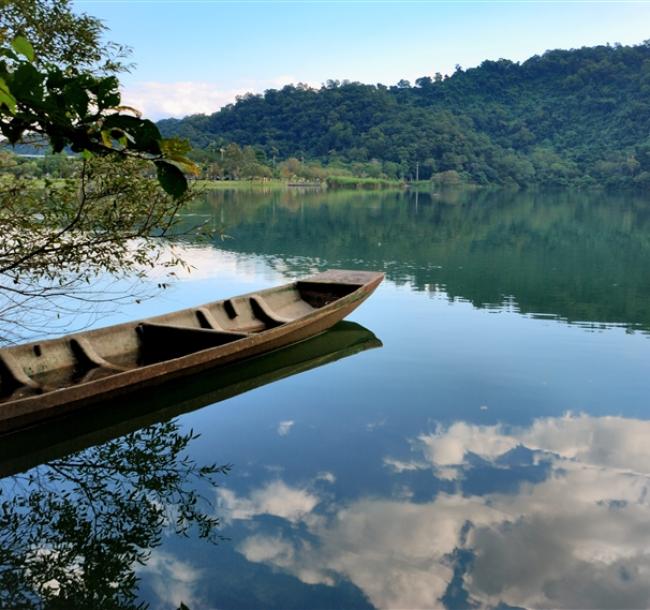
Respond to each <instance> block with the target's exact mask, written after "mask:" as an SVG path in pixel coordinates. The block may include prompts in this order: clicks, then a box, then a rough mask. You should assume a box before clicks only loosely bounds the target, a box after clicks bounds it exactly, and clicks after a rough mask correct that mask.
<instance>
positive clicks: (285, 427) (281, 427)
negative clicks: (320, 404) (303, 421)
mask: <svg viewBox="0 0 650 610" xmlns="http://www.w3.org/2000/svg"><path fill="white" fill-rule="evenodd" d="M295 423H296V422H295V421H293V420H292V419H288V420H286V421H281V422H280V423H279V424H278V434H279V435H280V436H286V435H287V434H289V432H291V428H293V425H294V424H295Z"/></svg>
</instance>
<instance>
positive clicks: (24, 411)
mask: <svg viewBox="0 0 650 610" xmlns="http://www.w3.org/2000/svg"><path fill="white" fill-rule="evenodd" d="M382 280H383V274H382V273H372V272H346V271H328V272H324V273H322V274H319V275H316V276H313V277H311V278H307V279H306V280H302V281H301V283H308V284H309V285H312V286H318V285H319V284H322V285H328V286H335V285H341V286H347V287H348V290H351V291H350V292H348V293H347V294H345V295H344V296H341V297H340V298H337V299H336V300H333V301H332V302H329V303H327V304H325V305H323V306H321V307H318V308H315V309H313V311H310V312H309V313H307V314H306V315H302V316H300V317H298V318H296V319H294V320H291V321H287V322H284V323H281V324H279V325H277V326H275V327H272V328H267V329H265V330H263V331H261V332H257V333H252V334H250V335H248V336H246V337H243V338H240V339H238V340H236V341H232V342H230V343H227V344H225V345H219V346H215V347H209V348H206V349H201V350H199V351H196V352H194V353H190V354H187V355H183V356H180V357H176V358H171V359H169V360H164V361H162V362H157V363H154V364H149V365H146V366H138V367H135V368H131V369H129V370H124V371H121V372H116V373H115V374H111V375H109V376H105V377H103V378H99V379H94V380H91V381H88V382H85V383H78V384H75V385H70V386H68V387H62V388H59V389H55V390H52V391H45V392H43V393H40V394H35V395H32V396H26V397H21V398H18V399H17V400H9V401H6V402H4V403H1V404H0V433H2V432H6V431H9V430H15V429H18V428H22V427H26V426H29V425H31V424H34V423H37V422H41V421H42V420H44V419H47V418H54V417H59V416H62V415H66V414H68V413H70V412H72V411H75V410H77V409H80V408H86V407H90V406H92V405H97V404H100V403H102V402H105V401H109V400H114V399H115V398H117V397H119V396H121V395H124V394H126V393H130V392H133V391H136V390H142V389H143V388H147V387H151V386H155V385H158V384H160V383H163V382H168V381H170V380H173V379H176V378H180V377H184V376H188V375H194V374H196V373H200V372H202V371H205V370H207V369H213V368H214V369H218V367H220V366H223V365H226V364H230V363H232V362H235V361H240V360H245V359H247V358H251V357H254V356H257V355H260V354H263V353H265V352H269V351H272V350H275V349H279V348H282V347H285V346H287V345H290V344H292V343H296V342H299V341H303V340H305V339H307V338H309V337H313V336H315V335H317V334H319V333H322V332H324V331H325V330H327V329H329V328H330V327H332V326H333V325H334V324H336V323H337V322H339V321H341V320H342V319H343V318H345V317H346V316H347V315H348V314H349V313H350V312H352V311H353V310H354V309H356V308H357V307H358V306H359V305H360V304H361V303H363V302H364V301H365V300H366V299H367V298H368V297H369V296H370V295H371V294H372V292H373V291H374V290H375V288H376V287H377V286H378V285H379V284H380V283H381V281H382ZM288 286H289V285H288ZM258 294H262V293H251V294H249V295H241V296H240V297H237V298H238V299H247V298H248V299H253V298H255V297H256V295H258ZM197 309H200V308H194V311H196V310H197ZM184 311H190V310H184ZM180 313H183V312H180ZM159 320H160V321H163V322H164V321H165V320H166V316H158V317H157V318H152V319H151V320H150V321H153V322H157V321H159ZM134 324H137V323H130V324H128V325H117V326H115V327H109V328H107V329H102V330H103V333H104V334H109V333H110V332H114V333H119V332H120V331H122V330H124V328H126V327H127V326H128V327H129V328H133V325H134ZM93 332H96V331H89V332H88V333H80V334H78V335H70V336H69V337H65V338H62V339H59V340H53V341H59V342H61V341H75V340H77V341H79V339H80V338H83V337H84V336H91V337H92V336H93ZM44 344H45V343H44ZM33 345H36V344H33ZM8 349H9V350H11V349H12V348H8ZM39 349H40V348H39ZM2 351H5V350H0V353H1V352H2Z"/></svg>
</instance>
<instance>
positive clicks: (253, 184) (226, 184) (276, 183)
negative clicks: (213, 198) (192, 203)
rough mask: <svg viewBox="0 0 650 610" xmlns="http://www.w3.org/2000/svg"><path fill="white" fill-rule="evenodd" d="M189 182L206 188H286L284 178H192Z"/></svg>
mask: <svg viewBox="0 0 650 610" xmlns="http://www.w3.org/2000/svg"><path fill="white" fill-rule="evenodd" d="M191 184H192V185H193V186H196V187H197V188H200V189H206V190H238V191H240V190H243V191H245V190H248V189H251V190H280V189H285V188H287V182H286V180H275V179H273V180H192V181H191Z"/></svg>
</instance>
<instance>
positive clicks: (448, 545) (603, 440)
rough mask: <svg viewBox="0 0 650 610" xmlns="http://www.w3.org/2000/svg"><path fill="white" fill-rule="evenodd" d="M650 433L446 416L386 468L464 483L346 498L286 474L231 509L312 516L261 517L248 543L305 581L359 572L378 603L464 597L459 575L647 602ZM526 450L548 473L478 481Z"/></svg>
mask: <svg viewBox="0 0 650 610" xmlns="http://www.w3.org/2000/svg"><path fill="white" fill-rule="evenodd" d="M649 437H650V422H646V421H641V420H632V419H625V418H622V417H591V416H588V415H574V414H567V415H565V416H564V417H559V418H543V419H538V420H536V421H534V422H533V423H532V424H531V425H530V426H527V427H521V428H513V427H506V426H502V425H493V426H478V425H474V424H469V423H464V422H456V423H454V424H452V425H451V426H448V427H443V426H439V427H438V428H436V429H435V431H434V432H432V433H429V434H422V435H419V436H418V437H417V438H415V439H413V440H412V441H411V448H412V451H413V453H414V454H415V455H414V456H413V458H414V459H412V460H399V459H396V458H392V457H390V456H387V457H386V458H385V462H384V464H385V466H387V467H386V468H385V469H384V471H385V472H386V473H387V474H388V476H390V477H395V478H397V479H398V480H402V479H405V478H406V479H408V477H409V476H412V475H413V473H414V471H423V470H428V471H430V472H431V481H432V483H433V482H434V478H438V479H445V480H447V481H449V480H450V479H451V480H453V483H454V484H455V486H456V487H455V488H456V489H457V490H458V491H457V492H456V493H438V494H437V495H436V496H435V497H434V498H433V499H432V500H430V501H427V502H415V501H413V500H412V498H411V497H409V496H408V495H405V494H402V495H401V496H399V497H391V498H376V497H361V498H357V499H353V500H351V501H347V502H345V503H342V502H340V501H338V502H336V501H334V500H332V499H329V498H327V497H321V496H319V495H318V494H317V493H316V492H307V491H306V490H301V489H297V488H296V489H294V488H291V487H290V486H288V485H286V484H284V483H282V482H280V481H276V482H273V483H271V484H269V485H267V486H265V487H263V488H261V489H259V490H255V491H253V492H252V493H251V494H250V496H249V497H248V498H237V499H236V500H233V501H232V502H231V505H230V506H231V509H232V510H231V514H232V518H233V519H237V518H249V519H250V518H252V516H253V515H254V514H262V513H269V514H274V515H276V516H279V517H282V518H283V519H285V520H286V521H287V522H288V523H289V524H291V525H293V526H295V525H296V524H299V523H300V524H301V525H303V526H304V527H300V528H296V527H290V528H285V530H283V531H282V532H277V531H276V532H274V533H273V534H272V535H271V534H267V533H265V532H264V530H258V531H257V532H256V533H255V534H254V535H253V536H248V537H247V538H245V539H244V540H243V541H242V542H241V543H240V545H239V547H238V549H239V551H240V552H241V553H242V554H243V555H244V556H245V557H246V558H247V559H248V560H249V561H253V562H260V563H265V564H267V565H271V566H274V567H275V568H278V569H281V570H283V571H286V572H288V573H291V574H293V575H294V576H296V577H297V578H299V579H300V580H301V581H303V582H305V583H310V584H314V583H320V584H326V585H334V584H335V583H336V582H337V581H339V580H340V579H347V580H349V581H351V582H352V583H354V584H355V585H356V586H357V587H359V588H360V589H361V590H362V591H363V592H364V594H365V595H366V596H367V597H368V599H369V600H370V601H371V602H372V603H373V604H374V605H375V606H376V607H378V608H438V607H442V606H444V605H446V604H447V605H453V604H451V602H450V601H449V600H450V589H451V587H450V583H452V579H454V578H455V580H454V586H455V588H456V589H458V588H459V587H460V589H462V591H463V593H464V595H465V597H464V599H465V601H466V605H475V606H478V607H494V606H497V605H499V604H508V605H511V606H519V607H530V608H551V607H553V608H646V607H648V606H649V605H650V578H649V576H650V552H649V551H648V548H650V545H649V544H648V543H649V542H650V540H649V535H648V533H647V532H648V529H647V524H648V522H650V505H649V504H650V500H649V496H648V475H649V474H650V459H649V458H650V443H647V438H649ZM517 452H520V453H521V452H525V453H526V455H527V456H528V457H527V460H528V461H527V463H528V464H529V465H530V466H531V467H533V466H535V465H536V464H539V463H541V462H544V463H546V464H548V466H549V467H548V470H546V471H545V473H546V474H545V476H544V478H543V479H541V480H537V481H532V482H531V481H528V480H526V479H525V477H524V478H522V479H521V480H520V481H519V482H518V484H517V485H516V486H515V487H513V488H512V490H510V491H509V492H508V493H506V492H504V491H503V490H489V491H486V492H484V493H476V492H473V493H472V492H471V490H470V488H469V487H468V485H467V482H468V481H469V480H470V479H471V475H472V470H473V469H475V468H477V464H480V467H481V468H482V469H484V470H485V469H488V470H485V472H486V473H487V474H486V476H489V469H490V468H492V469H493V470H494V471H495V472H496V471H503V470H509V469H511V470H513V472H514V471H515V469H514V468H513V464H514V463H516V462H517V460H516V459H515V457H516V456H517V455H519V454H518V453H517ZM513 456H515V457H513ZM481 472H483V471H481ZM425 474H426V473H425ZM238 515H240V516H238ZM242 515H243V516H242ZM459 550H461V551H463V552H464V553H465V557H467V558H469V559H467V560H465V562H464V563H463V565H460V564H459V563H458V556H459V554H458V551H459ZM454 575H456V577H455V576H454Z"/></svg>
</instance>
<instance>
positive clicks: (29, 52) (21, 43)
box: [11, 36, 34, 61]
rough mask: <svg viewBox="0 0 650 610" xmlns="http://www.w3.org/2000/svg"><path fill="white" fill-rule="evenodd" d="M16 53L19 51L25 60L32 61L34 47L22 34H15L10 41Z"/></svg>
mask: <svg viewBox="0 0 650 610" xmlns="http://www.w3.org/2000/svg"><path fill="white" fill-rule="evenodd" d="M11 46H12V47H13V48H14V51H16V53H19V54H20V55H22V56H23V57H25V58H26V59H27V61H34V47H32V45H31V43H30V42H29V40H27V38H25V37H24V36H16V38H14V39H13V42H12V43H11Z"/></svg>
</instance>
